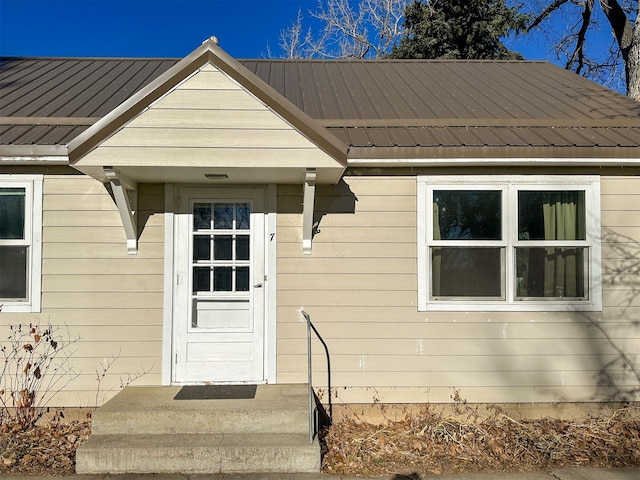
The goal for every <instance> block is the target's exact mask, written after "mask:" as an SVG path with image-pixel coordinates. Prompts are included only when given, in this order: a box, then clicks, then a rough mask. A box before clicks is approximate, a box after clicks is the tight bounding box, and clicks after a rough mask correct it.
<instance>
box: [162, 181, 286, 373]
mask: <svg viewBox="0 0 640 480" xmlns="http://www.w3.org/2000/svg"><path fill="white" fill-rule="evenodd" d="M182 187H195V188H203V187H206V188H212V189H213V188H224V187H222V186H221V187H217V186H216V187H213V186H211V185H200V184H195V185H191V184H189V185H183V184H173V183H166V184H165V192H164V193H165V226H164V227H165V232H164V300H163V326H162V385H171V384H172V378H173V368H174V362H173V358H174V355H175V352H174V346H173V333H174V332H173V315H174V313H173V312H174V295H175V281H174V280H175V261H176V258H175V243H176V239H175V235H176V232H175V210H176V208H177V201H178V200H177V194H178V191H179V189H180V188H182ZM243 187H251V186H245V185H229V188H243ZM254 187H255V186H254ZM260 187H261V188H262V187H264V189H265V204H266V205H265V206H266V208H265V228H264V239H263V244H264V258H265V275H266V280H265V284H264V317H265V318H264V322H265V323H264V377H265V381H266V382H267V383H276V371H277V368H276V367H277V366H276V358H277V355H276V344H277V341H276V340H277V334H276V311H277V309H276V243H277V241H276V217H277V213H276V204H277V197H276V195H277V187H276V185H265V186H260Z"/></svg>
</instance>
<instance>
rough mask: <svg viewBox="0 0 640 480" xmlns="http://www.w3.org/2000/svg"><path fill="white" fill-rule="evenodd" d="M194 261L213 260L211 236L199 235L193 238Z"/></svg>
mask: <svg viewBox="0 0 640 480" xmlns="http://www.w3.org/2000/svg"><path fill="white" fill-rule="evenodd" d="M193 259H194V260H195V261H198V260H211V237H210V236H209V235H206V236H205V235H197V236H194V237H193Z"/></svg>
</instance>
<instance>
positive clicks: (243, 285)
mask: <svg viewBox="0 0 640 480" xmlns="http://www.w3.org/2000/svg"><path fill="white" fill-rule="evenodd" d="M248 291H249V267H238V268H236V292H248Z"/></svg>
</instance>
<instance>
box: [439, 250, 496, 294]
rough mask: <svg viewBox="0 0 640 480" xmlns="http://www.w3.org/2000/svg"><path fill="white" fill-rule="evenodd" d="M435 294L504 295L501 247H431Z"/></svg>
mask: <svg viewBox="0 0 640 480" xmlns="http://www.w3.org/2000/svg"><path fill="white" fill-rule="evenodd" d="M431 265H432V267H431V295H432V296H433V297H493V298H502V297H503V293H502V281H501V277H502V249H500V248H473V247H442V248H432V249H431Z"/></svg>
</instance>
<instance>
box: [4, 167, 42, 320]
mask: <svg viewBox="0 0 640 480" xmlns="http://www.w3.org/2000/svg"><path fill="white" fill-rule="evenodd" d="M41 195H42V177H41V176H36V175H6V176H5V175H0V304H2V310H3V311H4V312H37V311H39V308H40V269H41V267H40V264H41V252H40V250H41V241H40V238H41V232H40V230H41V224H42V220H41V219H42V198H41Z"/></svg>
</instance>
